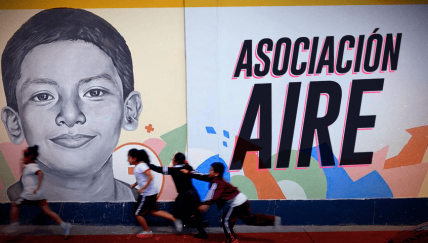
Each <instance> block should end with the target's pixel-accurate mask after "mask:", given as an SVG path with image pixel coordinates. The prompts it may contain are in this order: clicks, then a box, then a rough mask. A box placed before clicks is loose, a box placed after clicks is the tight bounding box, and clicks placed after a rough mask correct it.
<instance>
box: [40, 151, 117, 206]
mask: <svg viewBox="0 0 428 243" xmlns="http://www.w3.org/2000/svg"><path fill="white" fill-rule="evenodd" d="M38 164H39V165H40V168H41V170H42V171H43V174H44V178H43V187H44V193H45V195H46V197H47V198H48V199H49V198H55V200H54V201H92V202H94V201H115V179H114V175H113V159H112V156H110V157H109V158H108V159H107V161H106V163H105V164H104V165H103V166H102V167H101V168H100V169H99V170H98V171H96V172H95V173H93V174H91V175H89V176H84V177H81V176H69V175H64V174H59V173H58V172H56V171H53V170H51V169H50V168H48V167H47V166H45V165H44V164H43V163H38ZM51 201H52V200H51Z"/></svg>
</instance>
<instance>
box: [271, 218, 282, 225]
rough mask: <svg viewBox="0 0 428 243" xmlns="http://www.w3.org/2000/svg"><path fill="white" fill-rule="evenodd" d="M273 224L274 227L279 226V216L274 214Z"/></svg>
mask: <svg viewBox="0 0 428 243" xmlns="http://www.w3.org/2000/svg"><path fill="white" fill-rule="evenodd" d="M273 225H275V227H279V226H281V217H279V216H275V221H274V223H273Z"/></svg>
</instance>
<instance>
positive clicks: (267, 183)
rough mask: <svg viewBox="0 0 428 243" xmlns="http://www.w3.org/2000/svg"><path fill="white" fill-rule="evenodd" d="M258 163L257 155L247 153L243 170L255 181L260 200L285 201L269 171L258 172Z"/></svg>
mask: <svg viewBox="0 0 428 243" xmlns="http://www.w3.org/2000/svg"><path fill="white" fill-rule="evenodd" d="M258 161H259V157H258V155H257V154H256V153H247V155H246V156H245V159H244V165H243V170H244V174H245V176H246V177H247V178H248V179H250V180H251V181H253V183H254V186H255V187H256V189H257V195H258V197H259V199H285V196H284V194H283V193H282V191H281V188H280V187H279V186H278V184H277V183H276V181H275V179H274V178H273V176H272V174H271V173H270V172H269V170H258V166H259V163H258Z"/></svg>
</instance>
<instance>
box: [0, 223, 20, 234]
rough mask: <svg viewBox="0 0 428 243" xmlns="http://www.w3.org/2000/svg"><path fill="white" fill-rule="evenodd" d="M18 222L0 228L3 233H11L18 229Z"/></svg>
mask: <svg viewBox="0 0 428 243" xmlns="http://www.w3.org/2000/svg"><path fill="white" fill-rule="evenodd" d="M18 226H19V222H13V223H11V224H10V225H9V226H7V227H6V228H4V229H2V232H3V233H5V234H12V233H15V232H16V231H17V230H18Z"/></svg>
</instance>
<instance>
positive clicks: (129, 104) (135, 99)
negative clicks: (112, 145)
mask: <svg viewBox="0 0 428 243" xmlns="http://www.w3.org/2000/svg"><path fill="white" fill-rule="evenodd" d="M124 106H125V109H124V110H125V114H124V117H123V122H122V128H123V129H125V130H126V131H134V130H135V129H137V128H138V119H139V118H140V114H141V111H142V110H143V103H142V101H141V95H140V93H139V92H137V91H132V92H131V93H130V94H129V95H128V98H126V100H125V104H124Z"/></svg>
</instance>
